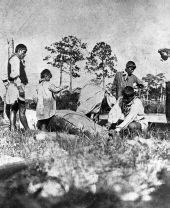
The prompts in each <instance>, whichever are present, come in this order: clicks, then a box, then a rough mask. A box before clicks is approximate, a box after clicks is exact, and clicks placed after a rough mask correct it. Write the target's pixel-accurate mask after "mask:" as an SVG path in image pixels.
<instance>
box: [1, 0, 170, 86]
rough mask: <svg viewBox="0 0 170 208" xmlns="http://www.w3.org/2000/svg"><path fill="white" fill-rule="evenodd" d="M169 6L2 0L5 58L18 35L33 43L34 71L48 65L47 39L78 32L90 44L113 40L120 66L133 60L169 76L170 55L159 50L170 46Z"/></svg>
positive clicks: (128, 0) (140, 69)
mask: <svg viewBox="0 0 170 208" xmlns="http://www.w3.org/2000/svg"><path fill="white" fill-rule="evenodd" d="M169 11H170V1H169V0H8V1H7V0H1V1H0V28H1V30H0V63H1V64H3V63H4V62H5V61H6V56H7V42H6V40H7V38H14V41H15V45H16V44H18V43H25V44H26V45H27V47H28V55H27V59H26V61H27V70H28V75H29V77H31V75H32V73H35V72H37V73H39V72H40V71H41V70H42V69H43V68H44V67H45V63H44V62H43V61H42V59H43V57H44V56H45V50H44V47H45V46H46V45H49V44H51V43H52V42H54V41H58V40H60V39H61V38H62V37H64V36H67V35H76V36H77V37H78V38H80V39H81V40H82V41H84V42H87V44H88V48H89V50H90V49H92V47H93V46H94V44H95V43H96V42H99V41H105V42H106V43H108V44H110V45H111V47H112V51H113V53H115V54H116V55H117V58H118V63H117V68H118V70H121V69H124V66H125V64H126V62H127V61H128V60H133V61H135V63H136V65H137V69H136V72H135V73H136V75H138V76H139V77H142V76H144V75H146V74H147V73H153V74H156V73H159V72H165V73H166V76H167V79H169V78H170V72H169V75H168V69H170V63H168V62H170V61H167V62H161V61H160V56H159V54H158V53H157V51H158V49H159V48H163V47H169V48H170V12H169ZM169 71H170V70H169ZM74 82H75V80H74Z"/></svg>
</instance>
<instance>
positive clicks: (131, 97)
mask: <svg viewBox="0 0 170 208" xmlns="http://www.w3.org/2000/svg"><path fill="white" fill-rule="evenodd" d="M133 98H134V96H123V102H124V103H126V104H128V103H130V102H131V101H132V100H133Z"/></svg>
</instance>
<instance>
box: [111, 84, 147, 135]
mask: <svg viewBox="0 0 170 208" xmlns="http://www.w3.org/2000/svg"><path fill="white" fill-rule="evenodd" d="M107 126H108V127H109V128H110V127H111V126H113V128H114V129H115V130H116V131H117V132H120V131H121V130H124V129H126V128H128V129H129V130H130V131H131V132H133V131H145V130H146V129H147V127H148V122H147V120H146V118H145V114H144V107H143V104H142V101H141V100H140V99H139V98H137V97H136V96H135V92H134V89H133V87H130V86H127V87H125V88H124V90H123V93H122V97H120V98H119V99H118V100H117V102H116V104H115V105H114V106H113V108H112V109H111V110H110V112H109V116H108V124H107Z"/></svg>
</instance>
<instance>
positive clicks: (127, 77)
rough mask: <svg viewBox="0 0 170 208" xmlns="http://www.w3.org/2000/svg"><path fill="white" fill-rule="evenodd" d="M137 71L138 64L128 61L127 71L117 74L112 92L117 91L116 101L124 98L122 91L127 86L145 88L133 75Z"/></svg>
mask: <svg viewBox="0 0 170 208" xmlns="http://www.w3.org/2000/svg"><path fill="white" fill-rule="evenodd" d="M135 69H136V64H135V63H134V62H133V61H128V62H127V64H126V68H125V71H121V72H117V73H116V75H115V78H114V81H113V85H112V91H113V90H114V89H116V99H118V98H119V97H120V96H122V91H123V89H124V88H125V87H126V86H131V87H134V84H136V85H137V86H138V87H140V88H142V87H143V83H142V81H141V80H140V79H138V78H137V77H136V76H135V75H134V74H133V72H134V70H135Z"/></svg>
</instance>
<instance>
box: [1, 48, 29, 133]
mask: <svg viewBox="0 0 170 208" xmlns="http://www.w3.org/2000/svg"><path fill="white" fill-rule="evenodd" d="M26 53H27V47H26V46H25V45H24V44H18V45H17V46H16V48H15V53H14V54H13V55H12V57H10V58H9V60H8V68H7V78H6V79H4V80H3V83H4V85H5V86H6V89H7V92H6V114H7V117H8V118H9V120H10V130H11V131H14V130H15V129H16V114H17V112H18V110H19V118H20V121H21V123H22V125H23V127H24V129H25V130H28V129H29V127H28V122H27V118H26V115H25V111H26V105H25V86H26V85H27V84H28V79H27V75H26V71H25V61H24V57H25V56H26Z"/></svg>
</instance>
